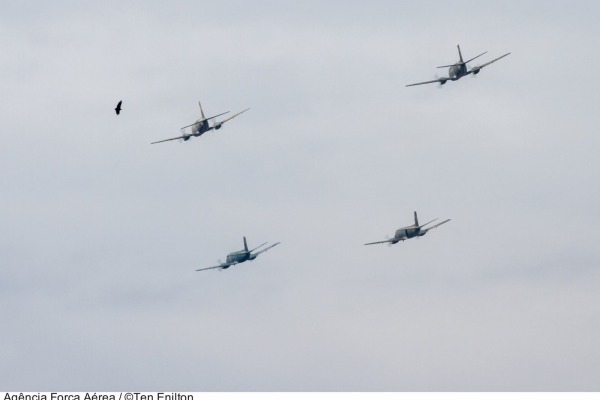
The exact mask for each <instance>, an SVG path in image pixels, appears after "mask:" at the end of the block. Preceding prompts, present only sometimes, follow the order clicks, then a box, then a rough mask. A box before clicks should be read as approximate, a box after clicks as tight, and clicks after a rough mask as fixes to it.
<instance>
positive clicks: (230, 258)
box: [196, 236, 281, 271]
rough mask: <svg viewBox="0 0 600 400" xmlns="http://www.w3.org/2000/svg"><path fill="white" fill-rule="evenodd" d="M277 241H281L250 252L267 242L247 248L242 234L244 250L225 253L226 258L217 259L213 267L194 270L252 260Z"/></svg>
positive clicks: (273, 245)
mask: <svg viewBox="0 0 600 400" xmlns="http://www.w3.org/2000/svg"><path fill="white" fill-rule="evenodd" d="M279 243H281V242H277V243H275V244H272V245H270V246H269V247H265V248H264V249H262V250H261V251H259V252H256V253H252V252H253V251H254V250H257V249H259V248H261V247H263V246H264V245H265V244H267V242H265V243H263V244H261V245H260V246H258V247H255V248H254V249H252V250H248V244H247V243H246V237H245V236H244V250H240V251H234V252H233V253H229V254H227V258H226V259H225V262H224V263H222V262H221V261H220V260H219V265H215V266H214V267H208V268H200V269H197V270H196V271H205V270H207V269H215V268H218V269H227V268H229V267H231V266H232V265H235V264H239V263H243V262H245V261H252V260H254V259H255V258H256V257H258V255H259V254H261V253H264V252H265V251H267V250H269V249H271V248H273V247H275V246H277V245H278V244H279Z"/></svg>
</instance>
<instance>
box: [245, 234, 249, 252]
mask: <svg viewBox="0 0 600 400" xmlns="http://www.w3.org/2000/svg"><path fill="white" fill-rule="evenodd" d="M244 250H246V251H248V243H246V236H244Z"/></svg>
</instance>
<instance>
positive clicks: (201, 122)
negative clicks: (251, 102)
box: [151, 102, 249, 144]
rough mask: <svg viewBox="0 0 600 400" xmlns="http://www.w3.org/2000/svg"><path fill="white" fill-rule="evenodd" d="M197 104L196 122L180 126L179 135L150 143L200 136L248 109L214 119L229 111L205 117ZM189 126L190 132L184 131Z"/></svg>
mask: <svg viewBox="0 0 600 400" xmlns="http://www.w3.org/2000/svg"><path fill="white" fill-rule="evenodd" d="M198 105H199V106H200V118H198V120H197V121H196V122H194V123H193V124H190V125H186V126H184V127H183V128H181V136H177V137H174V138H170V139H165V140H159V141H157V142H152V143H151V144H155V143H162V142H168V141H169V140H178V139H179V140H183V141H188V140H190V138H191V137H192V136H201V135H202V134H204V133H205V132H208V131H210V130H212V129H215V130H218V129H221V126H222V125H223V124H224V123H225V122H227V121H229V120H230V119H233V118H235V117H237V116H238V115H240V114H241V113H244V112H246V111H248V110H249V108H246V109H245V110H244V111H240V112H239V113H237V114H234V115H232V116H230V117H228V118H225V119H224V120H222V121H216V120H215V119H214V118H216V117H219V116H221V115H224V114H227V113H228V112H229V111H226V112H224V113H221V114H217V115H213V116H212V117H208V118H206V117H205V116H204V111H202V104H200V102H198ZM211 119H212V120H213V123H212V125H210V123H209V120H211ZM190 127H191V128H192V131H191V132H190V133H186V132H185V128H190Z"/></svg>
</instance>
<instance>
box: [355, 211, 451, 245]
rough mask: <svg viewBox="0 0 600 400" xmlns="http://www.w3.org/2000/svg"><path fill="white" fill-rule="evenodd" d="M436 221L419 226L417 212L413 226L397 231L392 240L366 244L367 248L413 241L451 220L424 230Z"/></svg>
mask: <svg viewBox="0 0 600 400" xmlns="http://www.w3.org/2000/svg"><path fill="white" fill-rule="evenodd" d="M434 221H437V218H436V219H434V220H431V221H429V222H427V223H426V224H423V225H419V219H418V218H417V212H416V211H415V223H414V224H413V225H410V226H405V227H404V228H400V229H397V230H396V234H395V235H394V237H393V238H391V239H387V240H382V241H380V242H372V243H365V246H366V245H369V244H380V243H388V244H389V245H392V244H396V243H398V242H399V241H401V240H406V239H412V238H414V237H419V236H423V235H425V234H426V233H427V232H428V231H430V230H431V229H433V228H437V227H438V226H440V225H442V224H445V223H446V222H448V221H450V220H449V219H447V220H445V221H442V222H440V223H439V224H435V225H433V226H430V227H429V228H427V229H422V228H423V227H424V226H425V225H429V224H430V223H432V222H434Z"/></svg>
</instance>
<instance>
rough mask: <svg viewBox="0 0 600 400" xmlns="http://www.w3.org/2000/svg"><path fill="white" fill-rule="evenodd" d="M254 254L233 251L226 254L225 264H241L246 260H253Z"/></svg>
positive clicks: (244, 251)
mask: <svg viewBox="0 0 600 400" xmlns="http://www.w3.org/2000/svg"><path fill="white" fill-rule="evenodd" d="M255 258H256V254H252V253H250V252H249V251H246V250H240V251H234V252H233V253H229V254H227V259H226V262H227V263H242V262H244V261H248V260H254V259H255Z"/></svg>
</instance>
